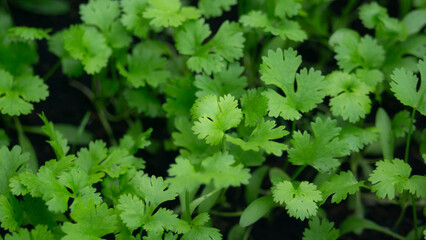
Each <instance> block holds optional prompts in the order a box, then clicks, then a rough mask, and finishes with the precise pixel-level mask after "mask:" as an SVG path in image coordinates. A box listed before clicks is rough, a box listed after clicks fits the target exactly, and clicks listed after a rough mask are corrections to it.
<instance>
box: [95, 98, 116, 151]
mask: <svg viewBox="0 0 426 240" xmlns="http://www.w3.org/2000/svg"><path fill="white" fill-rule="evenodd" d="M95 108H96V111H97V112H98V116H99V120H100V121H101V124H102V127H103V128H104V130H105V132H106V133H107V135H108V139H109V141H110V143H111V144H112V145H114V146H115V145H117V141H116V140H115V137H114V132H113V131H112V128H111V125H110V124H109V121H108V120H107V117H106V115H105V111H104V108H103V107H102V106H100V104H95Z"/></svg>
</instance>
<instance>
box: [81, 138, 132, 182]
mask: <svg viewBox="0 0 426 240" xmlns="http://www.w3.org/2000/svg"><path fill="white" fill-rule="evenodd" d="M133 160H134V159H133V156H131V155H129V152H128V151H127V150H126V149H122V148H117V149H111V150H110V151H108V150H107V148H106V144H105V143H104V142H102V141H99V140H98V141H95V142H90V144H89V148H83V149H81V150H80V151H79V152H78V153H77V159H76V165H77V166H78V167H79V168H80V169H81V170H83V171H85V172H86V173H88V174H89V182H91V183H96V182H99V181H100V180H101V179H102V177H103V176H104V175H105V173H107V174H108V175H110V176H111V177H113V178H116V177H118V176H119V175H121V174H123V173H125V172H126V171H127V170H128V169H129V168H132V165H133V164H134V163H133Z"/></svg>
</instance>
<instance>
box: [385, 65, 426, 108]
mask: <svg viewBox="0 0 426 240" xmlns="http://www.w3.org/2000/svg"><path fill="white" fill-rule="evenodd" d="M417 68H418V69H419V72H420V76H421V80H420V87H419V88H418V90H417V84H418V81H419V79H418V78H417V77H416V75H414V73H412V72H410V71H407V70H405V69H404V68H398V69H395V71H393V74H392V75H391V78H392V82H391V83H390V86H391V90H392V92H394V94H395V97H396V98H397V99H398V100H399V101H400V102H401V103H402V104H404V105H406V106H410V107H412V108H414V109H416V110H417V111H419V112H420V113H421V114H422V115H426V58H424V59H423V60H419V62H418V64H417Z"/></svg>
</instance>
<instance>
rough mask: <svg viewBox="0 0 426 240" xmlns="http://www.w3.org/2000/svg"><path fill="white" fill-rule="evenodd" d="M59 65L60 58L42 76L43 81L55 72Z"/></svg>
mask: <svg viewBox="0 0 426 240" xmlns="http://www.w3.org/2000/svg"><path fill="white" fill-rule="evenodd" d="M60 66H61V60H58V61H57V62H56V63H55V65H53V67H52V68H51V69H50V70H49V71H48V72H47V73H46V74H44V76H43V79H44V81H47V80H48V79H49V78H50V77H51V76H52V75H53V74H54V73H55V72H56V70H58V68H59V67H60Z"/></svg>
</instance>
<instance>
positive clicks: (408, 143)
mask: <svg viewBox="0 0 426 240" xmlns="http://www.w3.org/2000/svg"><path fill="white" fill-rule="evenodd" d="M415 115H416V109H415V108H413V112H412V113H411V118H410V125H409V126H408V133H407V144H406V145H405V157H404V161H405V162H408V155H409V153H410V142H411V133H412V131H413V123H414V116H415Z"/></svg>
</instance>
